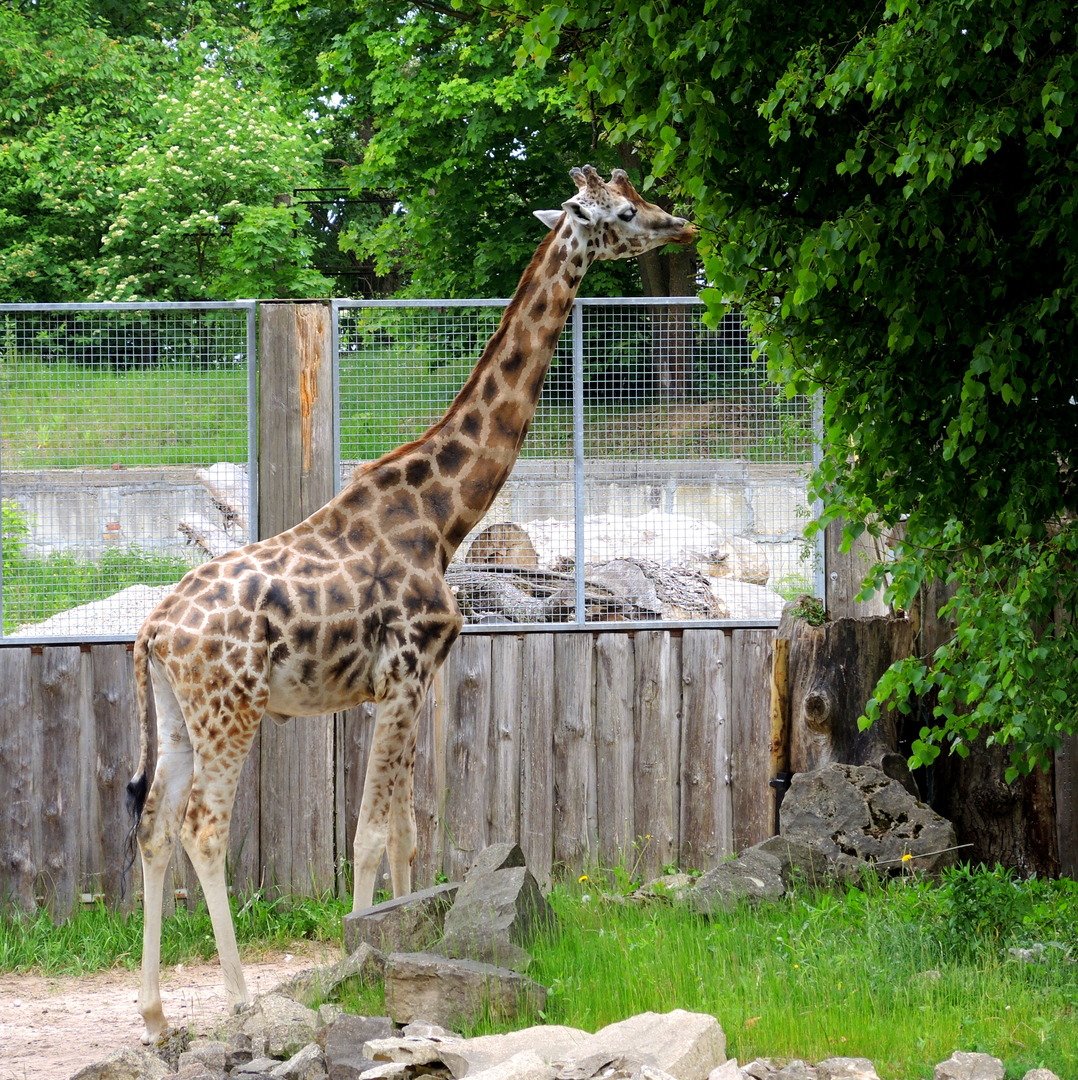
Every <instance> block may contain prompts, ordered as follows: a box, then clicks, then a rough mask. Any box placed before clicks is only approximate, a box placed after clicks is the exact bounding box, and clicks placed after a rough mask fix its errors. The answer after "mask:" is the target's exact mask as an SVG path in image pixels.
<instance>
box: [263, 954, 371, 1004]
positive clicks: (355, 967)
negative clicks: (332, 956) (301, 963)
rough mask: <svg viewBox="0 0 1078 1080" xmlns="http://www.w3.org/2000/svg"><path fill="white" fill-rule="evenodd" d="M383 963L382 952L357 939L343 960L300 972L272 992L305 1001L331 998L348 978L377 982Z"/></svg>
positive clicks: (360, 981)
mask: <svg viewBox="0 0 1078 1080" xmlns="http://www.w3.org/2000/svg"><path fill="white" fill-rule="evenodd" d="M385 966H386V958H385V954H384V953H382V952H380V951H379V950H378V949H376V948H375V947H374V946H373V945H370V944H368V943H367V942H366V941H361V942H360V943H359V945H357V946H356V948H355V949H354V950H353V951H352V952H351V953H349V955H348V956H346V957H345V958H344V959H343V960H339V961H338V962H337V963H336V964H328V965H326V966H324V967H316V968H310V969H309V970H307V971H301V972H300V973H299V974H298V975H296V976H294V977H293V978H292V979H290V980H289V981H288V982H287V983H285V984H284V985H282V986H279V987H277V990H276V993H278V994H284V995H286V996H287V997H290V998H292V999H293V1000H295V1001H300V1002H302V1003H303V1004H306V1003H307V1002H310V1001H314V1000H315V999H316V998H330V997H333V995H334V994H336V993H337V991H338V990H339V989H340V987H341V986H342V985H343V984H344V983H346V982H348V981H349V980H350V979H356V980H358V981H359V983H360V984H361V985H363V986H372V985H374V984H375V983H378V982H381V981H382V977H383V975H384V974H385Z"/></svg>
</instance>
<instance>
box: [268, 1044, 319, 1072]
mask: <svg viewBox="0 0 1078 1080" xmlns="http://www.w3.org/2000/svg"><path fill="white" fill-rule="evenodd" d="M326 1075H327V1068H326V1055H325V1054H324V1053H323V1052H322V1048H321V1047H320V1046H319V1045H318V1044H317V1043H310V1044H309V1045H307V1046H305V1047H304V1048H303V1049H302V1050H300V1052H299V1053H298V1054H293V1055H292V1057H290V1058H289V1059H288V1060H287V1061H284V1062H282V1063H281V1064H280V1065H277V1066H275V1067H274V1068H273V1069H271V1070H270V1076H273V1077H276V1078H278V1080H326Z"/></svg>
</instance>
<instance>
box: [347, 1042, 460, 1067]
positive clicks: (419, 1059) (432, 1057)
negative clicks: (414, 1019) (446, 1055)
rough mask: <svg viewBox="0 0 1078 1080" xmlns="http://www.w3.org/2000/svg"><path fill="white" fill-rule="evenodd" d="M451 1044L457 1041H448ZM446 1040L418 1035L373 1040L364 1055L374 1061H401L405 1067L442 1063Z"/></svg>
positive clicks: (365, 1049)
mask: <svg viewBox="0 0 1078 1080" xmlns="http://www.w3.org/2000/svg"><path fill="white" fill-rule="evenodd" d="M448 1041H449V1042H450V1043H451V1044H452V1043H455V1042H457V1041H458V1040H456V1039H450V1040H448ZM444 1045H445V1040H440V1039H439V1040H434V1039H424V1038H421V1037H420V1036H418V1035H394V1036H391V1037H390V1038H388V1039H371V1041H370V1042H368V1043H367V1044H366V1045H364V1047H363V1053H364V1054H366V1055H367V1057H369V1058H370V1059H371V1060H372V1061H378V1062H382V1061H399V1062H400V1063H402V1064H404V1065H430V1064H432V1063H435V1062H436V1063H438V1064H441V1063H442V1050H443V1047H444Z"/></svg>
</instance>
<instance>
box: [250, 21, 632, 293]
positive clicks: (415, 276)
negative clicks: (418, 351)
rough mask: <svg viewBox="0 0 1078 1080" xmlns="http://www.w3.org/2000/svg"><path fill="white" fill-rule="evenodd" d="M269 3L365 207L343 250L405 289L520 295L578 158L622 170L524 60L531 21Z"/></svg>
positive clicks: (601, 285) (351, 222)
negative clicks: (525, 24)
mask: <svg viewBox="0 0 1078 1080" xmlns="http://www.w3.org/2000/svg"><path fill="white" fill-rule="evenodd" d="M263 8H264V10H263V11H262V13H261V20H262V25H263V27H264V28H265V32H266V33H267V34H268V35H270V36H271V37H272V38H273V40H274V42H275V43H276V45H277V47H278V48H279V49H280V50H281V52H282V54H283V55H284V56H285V58H286V64H287V65H288V68H289V72H290V75H289V77H290V79H292V80H293V81H294V82H296V83H297V84H299V85H303V84H304V82H306V84H307V86H308V94H309V95H310V97H311V99H312V103H314V102H317V103H318V104H317V105H316V106H313V107H316V108H317V109H318V111H319V113H320V118H321V123H322V124H323V127H324V130H325V131H326V132H327V135H328V136H329V137H330V138H331V139H332V140H333V144H334V149H333V152H332V156H333V157H334V158H335V159H336V160H337V161H338V163H339V165H340V166H341V174H340V176H341V182H343V184H344V185H345V186H346V187H347V188H348V194H349V197H350V199H351V200H352V201H353V202H354V203H358V204H359V205H358V207H350V209H351V211H352V212H351V214H350V217H349V218H348V220H347V222H346V224H345V225H344V228H343V235H342V237H341V245H342V247H344V248H345V249H346V250H348V251H349V252H350V253H351V254H352V255H353V257H354V258H355V259H356V260H357V262H359V263H361V264H373V266H374V268H375V270H376V272H377V274H378V275H379V276H380V277H381V278H382V279H383V280H385V281H387V282H389V283H399V284H400V285H401V286H402V287H401V288H398V290H397V291H398V292H399V293H401V294H403V295H412V296H450V297H452V296H507V295H509V294H510V293H511V292H512V290H513V288H514V287H515V285H516V282H517V278H518V277H519V275H520V271H521V269H522V268H523V266H524V265H525V264H526V263H527V260H528V258H530V256H531V253H532V251H533V250H534V249H535V246H536V244H537V242H538V240H539V238H540V237H541V235H542V229H541V227H540V226H539V225H538V223H537V222H536V221H535V219H534V218H533V217H532V216H531V211H532V210H533V209H549V208H552V207H557V206H559V205H560V204H561V203H562V202H563V201H564V200H565V199H566V198H567V197H568V196H569V194H571V192H572V190H573V189H572V184H571V183H570V181H569V179H568V176H567V173H568V169H569V167H570V166H572V165H579V164H583V163H585V162H588V161H590V162H592V164H594V165H596V166H597V167H603V168H609V167H611V166H613V165H616V164H617V159H616V157H615V155H614V154H613V152H612V151H611V149H610V148H608V147H596V146H595V145H594V141H593V130H592V128H591V125H590V124H588V123H586V122H584V121H583V120H581V118H580V117H579V115H578V114H577V112H576V110H575V108H574V105H573V101H572V97H571V95H570V93H569V92H568V91H567V90H566V89H565V88H564V87H562V86H561V85H560V84H559V82H558V81H557V79H556V78H554V77H553V75H551V74H547V73H544V72H543V71H541V70H540V69H539V68H537V67H536V66H534V65H528V66H516V65H515V64H514V55H515V53H516V50H517V47H518V43H519V32H518V30H517V29H516V28H515V27H513V26H507V25H505V24H503V23H501V22H499V21H498V20H497V19H495V18H494V17H492V16H490V15H488V14H486V13H485V12H483V11H482V10H481V9H480V8H477V7H467V8H465V7H463V6H462V7H460V8H453V7H450V6H449V5H444V6H443V5H435V4H431V5H428V4H420V5H413V4H408V3H401V2H390V3H384V4H367V5H354V4H350V3H342V2H336V3H334V2H332V0H331V2H330V3H323V2H319V3H317V4H315V3H313V2H310V3H303V4H299V5H297V4H295V3H293V2H292V0H277V2H275V3H270V2H269V0H267V2H266V3H265V4H264V5H263ZM312 56H313V57H317V64H316V65H315V64H312V61H311V57H312ZM637 275H638V271H636V270H635V269H634V268H633V267H632V266H631V265H629V264H606V265H604V266H601V267H596V268H593V271H592V272H591V273H589V276H588V279H587V287H588V288H589V289H590V290H591V291H592V294H593V295H619V294H623V293H624V292H626V291H629V292H636V291H639V285H638V284H636V280H637Z"/></svg>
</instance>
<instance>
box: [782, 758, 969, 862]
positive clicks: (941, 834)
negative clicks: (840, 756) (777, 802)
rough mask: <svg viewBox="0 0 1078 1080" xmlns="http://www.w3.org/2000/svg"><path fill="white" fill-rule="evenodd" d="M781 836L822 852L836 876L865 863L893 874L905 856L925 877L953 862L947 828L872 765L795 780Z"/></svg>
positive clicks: (827, 769) (837, 767) (835, 768)
mask: <svg viewBox="0 0 1078 1080" xmlns="http://www.w3.org/2000/svg"><path fill="white" fill-rule="evenodd" d="M780 832H781V835H782V836H783V837H785V838H787V839H791V840H800V841H801V842H802V843H805V844H808V845H810V846H811V847H814V848H816V849H817V850H818V851H821V852H822V853H823V854H824V855H826V856H827V857H828V858H829V859H830V860H831V862H832V864H833V865H834V866H835V868H836V870H838V871H839V872H856V871H857V867H858V864H859V863H864V862H868V863H873V864H876V865H878V866H879V867H880V868H881V869H884V870H888V871H893V872H898V871H899V870H901V869H902V867H903V866H904V865H905V864H904V863H903V861H902V856H903V855H906V854H910V855H912V856H914V859H913V865H914V866H915V867H916V869H918V870H920V871H925V872H933V871H936V870H939V869H942V868H943V867H945V866H948V865H950V863H952V862H953V861H954V852H953V850H947V849H953V848H954V847H955V843H956V840H955V832H954V828H953V826H952V825H951V823H950V822H949V821H947V820H946V819H945V818H942V817H940V815H939V814H937V813H936V812H935V811H934V810H932V809H931V808H930V807H928V806H926V805H925V804H924V803H922V802H920V801H919V800H917V799H916V798H914V797H913V796H912V795H911V794H910V793H909V792H908V791H907V790H906V789H905V788H904V787H903V786H902V784H901V783H900V782H899V781H897V780H892V779H891V778H890V777H889V776H887V775H885V774H884V773H883V772H882V771H881V770H880V769H877V768H874V767H873V766H871V765H841V764H838V763H832V764H830V765H825V766H824V767H823V768H821V769H816V770H813V771H812V772H807V773H798V774H797V775H795V776H794V778H793V780H792V781H791V783H790V788H789V790H788V791H787V792H786V797H785V798H784V799H783V802H782V818H781V825H780Z"/></svg>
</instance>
